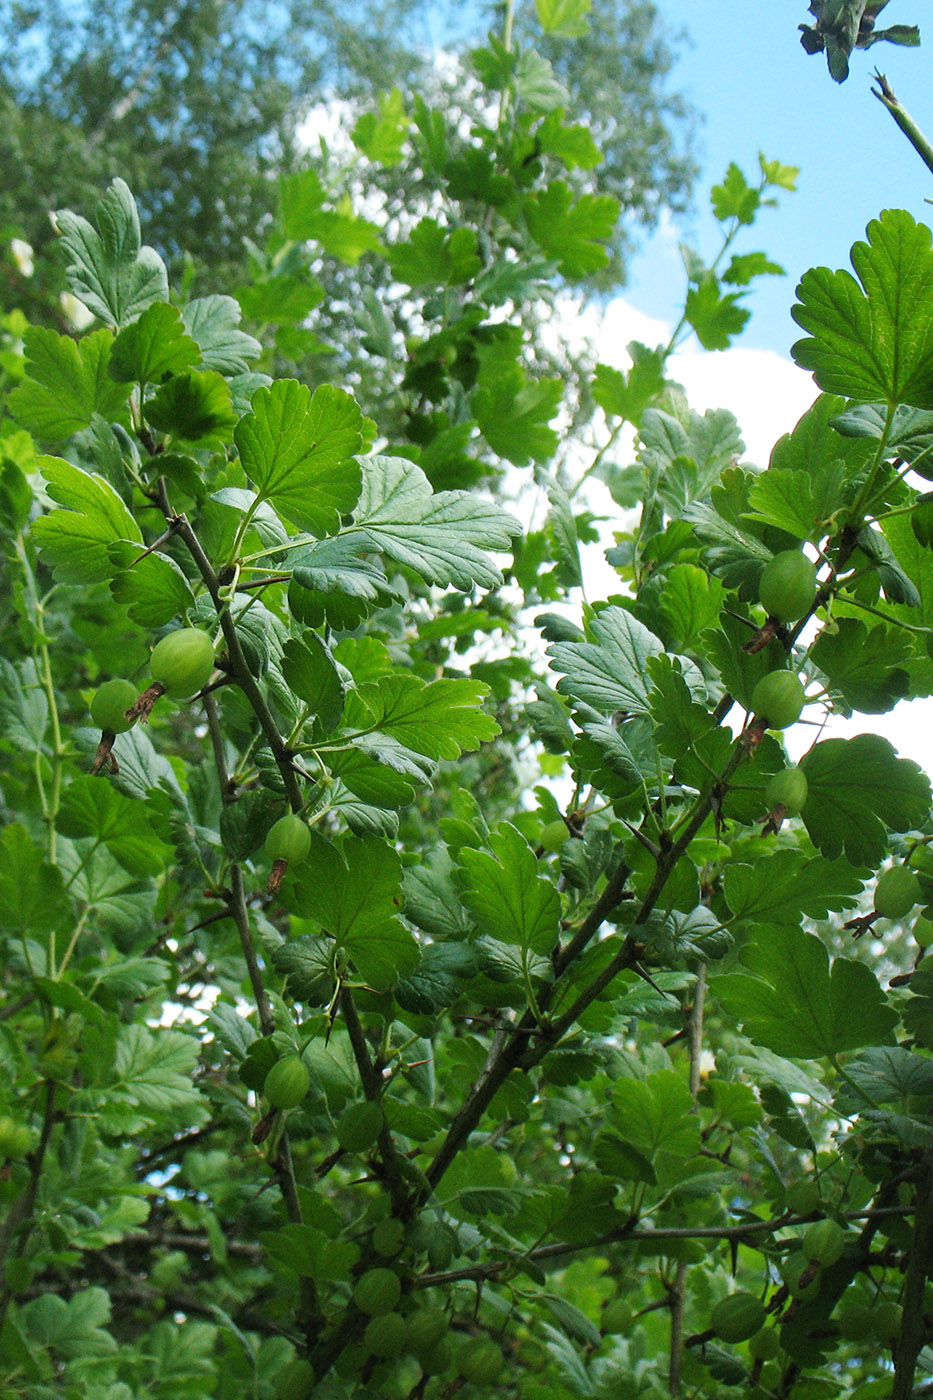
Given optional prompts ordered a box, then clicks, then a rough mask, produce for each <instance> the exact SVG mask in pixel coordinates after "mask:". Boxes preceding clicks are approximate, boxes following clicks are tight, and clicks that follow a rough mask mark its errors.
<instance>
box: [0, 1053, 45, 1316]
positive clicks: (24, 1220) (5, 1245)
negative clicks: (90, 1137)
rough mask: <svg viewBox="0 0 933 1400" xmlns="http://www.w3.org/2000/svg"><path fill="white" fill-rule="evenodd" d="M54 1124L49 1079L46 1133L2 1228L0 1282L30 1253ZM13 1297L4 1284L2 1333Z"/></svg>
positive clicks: (0, 1306) (32, 1155) (1, 1291)
mask: <svg viewBox="0 0 933 1400" xmlns="http://www.w3.org/2000/svg"><path fill="white" fill-rule="evenodd" d="M54 1121H55V1081H54V1080H52V1079H47V1080H46V1081H45V1108H44V1111H43V1118H42V1131H41V1133H40V1135H39V1142H38V1145H37V1147H36V1149H35V1151H34V1152H31V1153H30V1154H29V1157H28V1158H27V1161H28V1163H29V1181H28V1183H27V1185H26V1189H25V1190H24V1191H23V1193H22V1195H21V1196H19V1197H18V1198H17V1200H15V1201H14V1202H13V1206H12V1208H11V1209H10V1212H9V1214H8V1216H7V1218H6V1222H5V1224H4V1225H3V1228H2V1229H0V1279H2V1278H3V1276H4V1273H3V1266H4V1262H5V1261H6V1260H7V1259H8V1258H9V1259H19V1258H21V1257H22V1255H23V1254H24V1253H25V1251H26V1245H27V1243H28V1240H29V1232H30V1228H31V1224H32V1216H33V1212H34V1211H35V1208H36V1201H37V1199H38V1196H39V1183H40V1181H41V1180H42V1163H43V1161H44V1159H45V1154H46V1150H47V1148H48V1145H49V1139H50V1138H51V1136H52V1125H53V1123H54ZM19 1232H21V1233H19ZM17 1233H19V1239H18V1240H17V1238H16V1236H17ZM12 1297H13V1290H12V1289H11V1288H9V1287H7V1286H6V1285H5V1284H2V1283H0V1332H2V1331H3V1324H4V1322H5V1321H6V1314H7V1309H8V1308H9V1306H10V1300H11V1298H12Z"/></svg>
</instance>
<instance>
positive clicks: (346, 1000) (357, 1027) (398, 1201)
mask: <svg viewBox="0 0 933 1400" xmlns="http://www.w3.org/2000/svg"><path fill="white" fill-rule="evenodd" d="M340 1010H341V1012H342V1013H343V1019H344V1024H345V1025H346V1028H347V1034H348V1035H349V1037H350V1045H351V1047H352V1049H353V1058H354V1059H355V1060H356V1067H357V1070H358V1071H359V1076H360V1083H361V1084H362V1086H363V1093H364V1094H365V1095H366V1097H367V1099H370V1100H371V1101H376V1100H378V1099H380V1098H381V1097H382V1088H383V1081H382V1076H381V1075H380V1073H379V1071H378V1069H377V1068H376V1066H375V1064H374V1063H373V1059H372V1056H371V1055H370V1053H369V1043H368V1042H367V1040H366V1033H365V1031H364V1030H363V1023H362V1021H361V1020H360V1016H359V1012H358V1011H357V1009H356V1002H355V1001H354V1000H353V993H352V992H351V990H350V988H349V987H343V988H342V989H341V992H340ZM377 1141H378V1147H379V1156H380V1158H381V1160H382V1165H383V1167H384V1168H385V1174H386V1183H387V1185H388V1188H389V1195H390V1196H391V1198H392V1209H393V1212H394V1213H395V1215H397V1216H398V1217H399V1219H401V1220H405V1219H408V1218H409V1217H410V1216H411V1211H412V1208H411V1200H410V1197H409V1191H408V1188H407V1186H406V1184H405V1177H404V1176H403V1174H402V1168H401V1158H400V1156H399V1152H398V1148H397V1147H396V1145H395V1139H394V1138H393V1136H392V1133H391V1132H390V1130H389V1127H388V1124H387V1123H386V1122H385V1121H383V1124H382V1127H381V1128H380V1130H379V1137H378V1140H377Z"/></svg>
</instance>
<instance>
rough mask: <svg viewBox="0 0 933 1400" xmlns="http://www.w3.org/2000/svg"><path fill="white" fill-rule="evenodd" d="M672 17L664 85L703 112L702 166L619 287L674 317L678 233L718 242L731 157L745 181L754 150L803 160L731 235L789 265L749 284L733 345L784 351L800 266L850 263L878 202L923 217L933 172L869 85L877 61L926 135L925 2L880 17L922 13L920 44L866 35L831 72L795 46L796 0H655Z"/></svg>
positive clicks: (679, 283)
mask: <svg viewBox="0 0 933 1400" xmlns="http://www.w3.org/2000/svg"><path fill="white" fill-rule="evenodd" d="M656 3H657V5H658V9H659V11H660V13H661V14H662V16H663V18H664V20H665V21H666V23H667V25H668V27H669V28H671V29H673V30H677V29H680V28H683V29H686V30H687V31H688V33H689V34H690V36H691V39H692V43H689V44H685V45H682V46H681V48H680V53H681V58H680V61H679V62H678V64H677V66H676V68H675V70H674V72H673V74H672V77H671V85H672V87H675V88H676V89H678V90H680V91H683V92H684V94H685V96H686V97H688V98H689V100H690V101H691V102H692V103H693V105H694V106H695V107H696V108H697V110H698V111H699V112H700V113H701V114H703V116H704V118H705V119H704V121H703V122H702V124H701V126H700V128H699V131H698V140H697V145H698V152H699V155H700V159H701V162H702V174H701V177H700V180H699V181H698V183H697V198H696V209H697V213H696V216H695V217H694V218H693V220H692V221H691V222H690V223H689V224H688V225H687V226H685V227H684V228H679V229H677V230H676V231H673V232H671V233H670V234H669V235H668V236H666V237H665V236H664V234H656V235H655V236H654V237H653V238H651V239H649V240H647V241H646V244H645V248H644V251H643V252H641V253H640V254H639V255H638V256H637V257H636V258H635V260H634V262H633V264H632V275H631V281H630V283H629V286H628V287H627V288H626V291H625V297H626V299H627V300H628V301H630V302H631V303H633V304H634V305H635V306H637V307H638V309H639V310H640V311H643V312H644V313H646V314H648V315H651V316H654V317H658V318H660V319H662V320H666V321H672V320H676V318H677V314H678V311H679V306H680V304H681V301H682V295H683V273H682V267H681V262H680V256H679V253H678V251H677V242H678V239H680V238H683V239H684V240H685V241H687V242H690V243H692V244H693V245H694V246H695V247H697V248H698V249H699V250H700V251H701V252H702V253H710V254H711V253H712V252H713V251H714V249H715V246H716V225H715V221H714V220H713V218H712V215H710V214H709V212H708V210H709V201H708V194H707V193H706V192H708V189H709V186H710V185H711V184H713V183H715V182H716V181H717V180H719V179H721V178H722V175H723V173H724V172H725V170H726V167H727V166H728V164H729V162H730V161H733V160H734V161H735V162H736V163H737V164H738V165H739V166H740V167H741V168H742V169H743V170H744V171H745V172H746V174H747V175H748V177H749V179H750V180H751V179H754V178H755V177H756V176H757V171H758V152H759V151H762V152H763V153H764V154H765V156H766V157H768V158H769V159H778V160H781V161H783V162H784V163H785V164H787V165H796V166H799V167H800V176H799V179H798V186H797V191H796V193H794V194H784V193H783V192H781V195H780V208H779V209H778V210H770V211H765V212H764V213H763V214H761V215H760V216H759V222H758V224H757V225H756V226H755V228H753V229H752V230H751V231H750V234H748V235H745V237H746V238H748V239H749V241H748V242H744V243H743V244H742V245H741V247H742V248H747V247H753V248H762V249H764V251H766V252H767V253H768V254H769V255H770V256H771V257H772V258H773V260H774V261H776V262H779V263H781V265H782V266H783V267H785V268H786V269H787V276H786V277H782V278H777V277H773V278H766V279H762V280H761V281H760V282H759V283H758V284H757V290H755V291H754V292H753V293H752V296H751V298H750V300H749V303H748V305H749V306H750V308H751V310H752V319H751V321H750V322H749V324H748V327H747V328H746V330H745V332H744V334H743V336H742V338H741V343H742V344H743V345H744V346H746V347H754V348H761V349H770V350H774V351H777V352H779V353H781V354H784V355H786V354H787V353H788V352H789V350H790V346H791V345H792V344H793V342H794V340H795V339H796V338H797V337H798V336H799V335H800V334H802V332H800V331H799V330H798V328H797V327H796V325H795V323H794V321H793V320H792V319H791V315H790V307H791V306H792V305H793V302H794V288H795V287H796V285H797V282H798V281H799V279H800V276H801V274H802V273H803V272H805V271H806V269H807V268H808V267H812V266H819V265H825V266H829V267H833V268H836V267H848V266H849V249H850V247H851V245H852V244H853V243H854V242H855V241H856V240H857V239H859V238H863V237H864V235H865V226H866V224H867V223H868V221H869V220H870V219H872V218H874V217H876V216H877V214H878V213H880V211H881V210H882V209H888V208H904V209H909V210H910V211H911V213H912V214H913V215H914V217H915V218H918V219H923V220H924V221H927V222H929V221H931V219H933V209H931V207H930V205H927V204H925V202H924V200H925V197H926V196H930V197H933V175H931V174H930V172H929V171H928V170H927V169H926V167H925V166H924V165H923V164H922V162H921V161H920V159H919V157H918V156H917V155H916V154H915V152H914V151H913V149H912V147H911V146H910V145H909V144H908V142H907V140H906V139H905V137H904V136H903V135H902V134H901V133H900V131H899V130H898V129H897V127H896V126H895V124H894V122H893V121H892V119H891V117H890V116H889V114H888V113H887V111H886V110H885V109H884V107H883V106H882V105H881V103H880V102H878V101H877V99H876V98H874V97H873V96H872V95H871V92H870V78H871V74H872V72H873V71H874V69H875V67H876V66H877V67H878V68H879V69H880V71H881V72H882V73H884V74H885V75H886V77H887V79H888V81H889V83H890V84H891V86H892V88H893V89H894V91H895V93H896V94H897V96H898V98H899V99H900V101H901V102H902V103H903V105H904V106H905V107H906V108H907V110H908V111H909V112H910V113H911V115H912V116H913V117H914V118H915V120H916V121H917V122H918V123H919V125H920V126H921V127H923V128H924V130H925V131H926V132H927V133H928V134H929V135H930V136H931V138H933V83H931V81H930V79H931V50H933V25H927V26H926V28H927V30H928V32H927V33H924V23H923V22H924V20H925V19H926V17H927V10H926V6H924V5H923V4H922V3H921V0H891V3H890V4H889V6H888V8H887V9H886V10H885V12H884V14H883V15H882V16H881V20H880V23H888V24H894V23H905V24H910V23H919V24H920V25H921V38H922V39H924V40H925V44H924V47H921V48H919V49H903V48H897V47H895V46H894V45H892V44H876V45H875V46H874V47H873V48H872V49H870V50H868V51H867V52H861V51H860V52H857V53H856V54H854V55H853V58H852V62H851V66H850V76H849V79H848V81H847V82H845V83H843V84H837V83H834V82H833V81H832V80H831V78H830V76H829V73H828V71H827V69H826V61H825V57H824V56H823V55H821V54H820V55H815V56H813V57H809V56H808V55H807V54H806V53H805V52H804V50H803V49H802V48H801V47H800V43H799V34H798V32H797V25H798V24H800V23H804V22H806V21H807V20H809V19H810V18H811V16H810V15H809V14H808V13H807V5H806V0H757V3H756V0H707V3H701V2H700V3H698V0H656Z"/></svg>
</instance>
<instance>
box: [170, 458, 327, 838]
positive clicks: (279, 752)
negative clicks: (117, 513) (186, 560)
mask: <svg viewBox="0 0 933 1400" xmlns="http://www.w3.org/2000/svg"><path fill="white" fill-rule="evenodd" d="M157 494H158V501H159V506H160V508H161V510H162V512H163V514H164V515H165V518H166V520H167V521H168V522H169V524H170V525H172V526H173V528H174V529H175V530H176V531H177V533H178V535H179V537H180V538H181V539H182V540H184V542H185V546H186V548H187V549H188V552H189V554H190V555H191V557H192V559H193V560H194V562H195V564H196V565H197V568H198V572H199V573H200V575H201V578H202V579H203V580H204V584H205V587H206V588H207V591H208V593H209V594H210V596H211V601H212V602H213V604H214V608H215V609H216V612H217V618H218V621H219V622H220V627H221V631H222V632H223V634H224V641H225V642H226V644H227V654H228V656H229V658H230V669H231V670H232V672H233V675H234V677H235V679H236V681H237V684H238V685H239V686H240V688H241V689H242V691H243V693H244V694H245V696H246V698H247V700H248V701H249V703H250V706H251V707H252V710H253V713H254V714H255V716H256V718H257V720H258V721H259V727H260V729H261V730H262V733H263V737H264V739H265V741H266V743H267V744H268V745H269V748H270V750H271V752H272V757H273V758H274V759H275V762H276V766H277V767H278V770H279V772H280V773H281V775H282V781H283V783H284V784H285V790H286V792H287V793H288V800H289V802H290V804H291V807H292V810H293V811H295V812H300V811H301V808H302V806H303V802H302V797H301V787H300V785H299V783H298V775H297V774H296V772H295V768H294V765H293V763H292V757H293V755H292V753H291V751H290V750H289V748H288V746H287V745H286V743H285V740H284V739H283V738H282V735H281V734H280V733H279V729H278V725H277V724H276V722H275V718H274V716H273V714H272V711H271V710H270V709H269V706H268V703H267V702H266V697H265V696H264V695H263V693H262V690H261V689H260V687H259V685H258V683H257V681H256V677H255V676H254V675H253V673H252V671H251V670H250V669H249V665H248V664H247V661H246V657H245V656H244V654H243V647H242V645H241V643H240V638H239V636H238V634H237V630H236V626H235V624H234V621H233V618H232V617H231V616H230V610H229V608H228V607H227V605H226V602H225V601H224V599H223V598H222V597H221V592H220V580H219V579H218V577H217V573H216V571H215V569H214V566H213V564H212V563H211V561H210V560H209V559H208V557H207V555H206V554H205V552H204V550H203V549H202V547H201V542H200V540H199V539H198V537H197V535H196V534H195V532H194V530H193V529H192V528H191V525H190V523H189V521H188V518H187V516H185V515H179V514H177V513H176V511H175V510H174V509H173V507H172V504H171V502H170V500H169V498H168V488H167V486H166V483H165V478H164V477H159V480H158V485H157Z"/></svg>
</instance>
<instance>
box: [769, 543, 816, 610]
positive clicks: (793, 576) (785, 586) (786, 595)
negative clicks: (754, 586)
mask: <svg viewBox="0 0 933 1400" xmlns="http://www.w3.org/2000/svg"><path fill="white" fill-rule="evenodd" d="M815 593H816V565H815V564H814V563H813V561H812V559H808V558H807V556H806V555H805V554H801V552H800V550H799V549H782V550H781V552H780V554H775V556H774V557H773V559H769V560H768V562H767V564H766V565H765V566H764V568H763V569H762V571H761V580H760V582H759V584H758V597H759V600H760V602H761V606H762V607H763V608H764V610H765V612H766V613H767V614H768V616H769V617H776V618H777V620H778V622H796V620H797V618H798V617H803V615H804V613H805V612H806V611H807V610H808V609H809V608H810V606H811V605H812V603H813V598H814V594H815Z"/></svg>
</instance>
